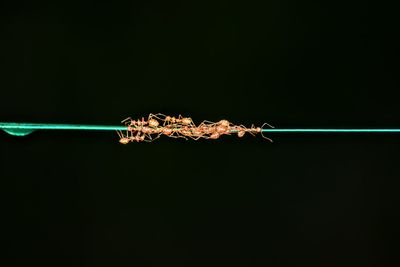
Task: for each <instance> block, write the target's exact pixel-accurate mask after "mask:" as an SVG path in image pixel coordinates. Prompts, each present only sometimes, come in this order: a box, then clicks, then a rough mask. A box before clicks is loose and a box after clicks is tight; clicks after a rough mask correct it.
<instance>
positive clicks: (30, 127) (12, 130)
mask: <svg viewBox="0 0 400 267" xmlns="http://www.w3.org/2000/svg"><path fill="white" fill-rule="evenodd" d="M0 129H1V130H3V131H5V132H7V133H9V134H11V135H14V136H25V135H28V134H30V133H32V132H33V131H36V130H80V131H125V130H126V129H127V127H126V126H114V125H84V124H48V123H17V122H0ZM261 131H262V132H263V133H400V129H301V128H296V129H276V128H272V129H262V130H261Z"/></svg>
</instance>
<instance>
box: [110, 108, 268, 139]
mask: <svg viewBox="0 0 400 267" xmlns="http://www.w3.org/2000/svg"><path fill="white" fill-rule="evenodd" d="M122 123H124V124H125V126H126V127H127V130H126V133H125V134H124V133H123V132H121V131H118V135H119V137H120V140H119V142H120V143H121V144H128V143H129V142H133V141H136V142H141V141H145V142H152V141H154V140H155V139H157V138H159V137H160V136H161V135H166V136H169V137H172V138H183V139H186V140H188V139H189V138H190V139H193V140H198V139H200V138H204V139H218V138H219V137H221V136H222V135H231V134H232V133H236V134H237V135H238V137H243V136H244V135H245V133H250V134H251V135H253V136H254V135H255V134H257V133H261V132H262V129H261V128H260V127H254V125H252V126H251V127H250V128H246V127H244V126H243V125H234V124H232V123H231V122H229V121H227V120H220V121H219V122H211V121H206V120H205V121H203V122H202V123H200V124H199V125H198V126H196V125H195V124H194V123H193V120H192V118H190V117H182V116H181V115H179V116H178V117H171V116H166V115H164V114H161V113H158V114H150V115H149V116H148V118H147V120H145V119H144V118H142V119H141V120H133V119H131V118H127V119H125V120H123V121H122ZM263 137H264V136H263ZM265 138H266V137H265ZM266 139H268V140H270V139H269V138H266Z"/></svg>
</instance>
